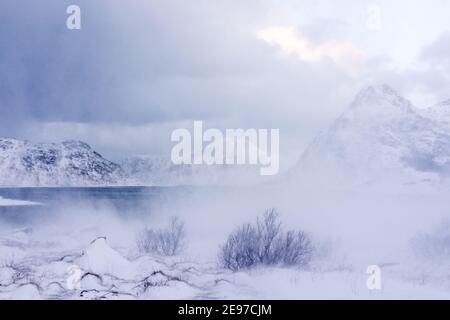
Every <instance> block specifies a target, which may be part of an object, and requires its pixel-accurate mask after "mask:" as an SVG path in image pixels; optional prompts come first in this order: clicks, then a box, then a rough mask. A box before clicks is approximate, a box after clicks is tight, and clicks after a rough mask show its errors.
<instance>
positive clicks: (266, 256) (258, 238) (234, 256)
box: [219, 209, 313, 271]
mask: <svg viewBox="0 0 450 320" xmlns="http://www.w3.org/2000/svg"><path fill="white" fill-rule="evenodd" d="M312 253H313V246H312V243H311V240H310V238H309V237H308V236H307V235H306V234H305V233H304V232H302V231H287V232H283V229H282V226H281V223H280V222H279V221H278V213H277V212H276V211H275V210H274V209H271V210H268V211H267V212H266V213H265V214H264V215H263V216H262V218H258V219H257V220H256V224H255V225H252V224H248V223H247V224H244V225H243V226H241V227H239V228H237V229H236V230H235V231H233V232H232V233H231V234H230V235H229V237H228V240H227V242H226V243H225V245H224V246H223V247H222V248H221V252H220V255H219V263H220V264H221V265H222V266H223V267H225V268H227V269H230V270H233V271H237V270H241V269H249V268H251V267H253V266H257V265H266V266H276V265H278V266H299V267H306V266H307V265H308V264H309V262H310V260H311V257H312Z"/></svg>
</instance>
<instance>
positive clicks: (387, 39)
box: [0, 0, 450, 165]
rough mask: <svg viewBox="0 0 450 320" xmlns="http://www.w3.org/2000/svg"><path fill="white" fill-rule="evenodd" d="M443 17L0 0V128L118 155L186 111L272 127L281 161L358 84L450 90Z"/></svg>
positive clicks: (441, 2)
mask: <svg viewBox="0 0 450 320" xmlns="http://www.w3.org/2000/svg"><path fill="white" fill-rule="evenodd" d="M318 2H320V4H319V3H318ZM69 4H77V5H79V6H80V7H81V12H82V29H81V30H73V31H71V30H68V29H67V28H66V25H65V20H66V18H67V14H66V13H65V11H66V8H67V6H68V5H69ZM373 5H376V6H378V7H377V8H379V10H380V16H379V19H378V22H379V25H378V26H377V25H376V24H375V25H373V23H372V22H373V21H372V20H370V19H372V18H373V15H372V13H371V11H369V12H368V10H369V8H372V6H373ZM449 16H450V3H449V2H448V1H446V0H433V1H426V2H425V1H420V0H417V1H410V0H409V1H407V0H402V1H387V0H386V1H360V0H352V1H350V0H346V1H332V0H329V1H325V0H324V1H256V0H245V1H219V0H214V1H207V0H201V1H181V0H169V1H167V0H164V1H163V0H161V1H154V0H151V1H144V0H141V1H137V0H129V1H119V0H115V1H111V0H108V1H107V0H95V1H92V0H91V1H81V0H78V1H75V0H72V1H54V0H53V1H51V0H39V1H24V0H14V1H13V0H2V1H1V2H0V24H1V28H0V114H1V116H0V136H14V137H18V138H24V139H30V140H34V141H37V140H38V141H60V140H63V139H69V138H71V139H82V140H85V141H86V142H88V143H90V144H92V145H93V146H94V147H95V148H96V149H98V150H99V151H100V152H102V153H104V154H106V155H107V156H111V157H113V158H115V159H118V158H120V157H122V156H123V157H125V156H128V155H131V154H144V153H154V154H158V153H166V152H167V150H168V148H169V147H170V131H171V130H173V129H175V128H177V127H179V126H184V125H189V123H191V122H192V121H193V120H197V119H198V120H204V122H205V123H206V125H208V126H214V127H219V128H225V127H228V128H238V127H244V128H246V127H256V128H280V131H281V151H282V155H285V158H286V159H288V161H286V162H287V163H290V162H291V160H292V159H295V158H296V157H297V156H298V155H299V154H300V152H301V151H302V149H303V148H304V147H305V145H306V144H307V142H308V141H309V140H310V139H311V138H312V137H313V136H314V135H315V134H316V133H317V132H318V131H319V130H320V129H322V128H324V127H325V126H327V125H328V124H329V123H330V122H331V121H332V120H333V119H334V118H335V117H337V116H338V115H339V114H340V113H341V112H342V111H343V110H345V108H346V106H347V105H348V104H349V103H350V102H351V100H352V99H353V97H354V96H355V94H356V93H357V91H358V90H360V89H361V88H363V87H364V86H366V85H369V84H379V83H388V84H390V85H392V86H393V87H394V88H396V89H397V90H399V91H400V92H401V93H402V94H403V95H405V96H406V97H408V98H410V99H412V100H413V102H414V103H415V104H416V105H418V106H426V105H431V104H434V103H436V102H438V101H439V100H444V99H447V98H450V91H449V90H448V88H449V87H450V86H449V85H450V58H449V57H450V22H448V17H449ZM282 159H283V158H282ZM292 161H293V160H292ZM282 165H283V163H282Z"/></svg>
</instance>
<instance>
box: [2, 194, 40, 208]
mask: <svg viewBox="0 0 450 320" xmlns="http://www.w3.org/2000/svg"><path fill="white" fill-rule="evenodd" d="M36 205H39V203H38V202H32V201H25V200H13V199H4V198H2V197H1V196H0V207H2V206H5V207H6V206H36Z"/></svg>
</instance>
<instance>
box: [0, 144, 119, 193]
mask: <svg viewBox="0 0 450 320" xmlns="http://www.w3.org/2000/svg"><path fill="white" fill-rule="evenodd" d="M122 179H123V173H122V170H121V168H120V166H119V165H117V164H115V163H113V162H111V161H109V160H106V159H105V158H103V157H102V156H101V155H100V154H99V153H97V152H96V151H94V150H92V148H91V147H90V146H89V145H88V144H86V143H84V142H80V141H65V142H62V143H32V142H29V141H24V140H17V139H7V138H0V185H2V186H94V185H114V184H117V183H119V182H120V181H121V180H122Z"/></svg>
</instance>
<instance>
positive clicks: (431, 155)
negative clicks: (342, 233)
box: [0, 85, 450, 186]
mask: <svg viewBox="0 0 450 320" xmlns="http://www.w3.org/2000/svg"><path fill="white" fill-rule="evenodd" d="M449 177H450V100H447V101H445V102H442V103H440V104H437V105H435V106H432V107H430V108H427V109H417V108H416V107H414V106H413V105H412V104H411V102H409V101H408V100H407V99H405V98H403V97H401V96H400V95H399V94H398V93H397V92H395V91H394V90H393V89H391V88H390V87H388V86H386V85H382V86H377V87H369V88H367V89H364V90H363V91H361V92H360V93H359V94H358V95H357V96H356V98H355V100H354V101H353V103H352V104H351V105H350V107H349V108H348V109H347V110H346V111H345V112H344V113H343V114H342V115H341V116H340V117H339V118H338V119H336V120H335V121H334V123H333V124H332V125H331V126H330V127H329V128H327V129H326V130H324V131H323V132H322V133H321V134H319V135H318V136H317V137H316V139H314V141H313V142H312V143H311V144H310V145H309V146H308V147H307V149H306V151H305V152H304V153H303V155H302V157H301V159H300V161H299V162H298V164H297V165H296V166H295V168H293V169H292V170H291V171H290V173H289V178H290V179H294V180H296V181H299V180H303V181H308V182H314V181H322V182H324V183H328V182H330V183H332V182H337V183H340V182H343V181H345V182H351V183H355V184H357V185H367V184H369V185H370V184H378V183H383V182H386V184H388V185H389V184H393V183H395V184H400V185H420V184H427V185H430V184H431V185H438V184H443V183H446V182H447V180H448V178H449ZM260 178H261V177H260V176H259V175H258V168H257V167H252V166H226V165H222V166H193V165H181V166H180V165H174V164H172V163H171V161H170V159H166V158H161V157H150V156H139V157H130V158H127V159H124V160H123V161H121V162H119V163H114V162H112V161H109V160H107V159H105V158H103V157H102V156H101V155H100V154H99V153H97V152H96V151H94V150H93V149H92V148H91V147H90V146H89V145H87V144H86V143H84V142H79V141H66V142H62V143H48V144H45V143H31V142H28V141H22V140H16V139H1V138H0V185H1V186H102V185H216V184H217V185H232V184H255V183H258V182H260V181H261V179H260Z"/></svg>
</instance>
